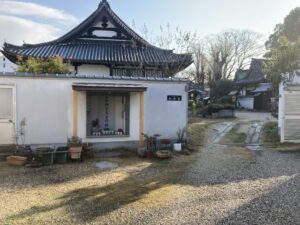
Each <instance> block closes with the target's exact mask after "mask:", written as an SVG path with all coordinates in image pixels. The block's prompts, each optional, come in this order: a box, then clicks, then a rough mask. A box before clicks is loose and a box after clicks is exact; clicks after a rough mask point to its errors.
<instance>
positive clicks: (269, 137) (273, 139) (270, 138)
mask: <svg viewBox="0 0 300 225" xmlns="http://www.w3.org/2000/svg"><path fill="white" fill-rule="evenodd" d="M263 133H264V141H265V142H268V143H278V142H280V137H279V135H278V124H277V122H269V123H266V124H265V125H264V127H263Z"/></svg>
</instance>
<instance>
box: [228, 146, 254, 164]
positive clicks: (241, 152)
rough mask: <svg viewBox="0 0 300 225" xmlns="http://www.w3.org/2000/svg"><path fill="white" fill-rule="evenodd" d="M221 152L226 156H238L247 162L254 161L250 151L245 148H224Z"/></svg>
mask: <svg viewBox="0 0 300 225" xmlns="http://www.w3.org/2000/svg"><path fill="white" fill-rule="evenodd" d="M223 151H224V154H226V155H233V156H240V157H243V158H244V159H246V160H249V161H254V160H255V158H254V157H253V155H252V153H251V151H249V150H247V149H246V148H242V147H235V146H232V147H227V148H225V149H224V150H223Z"/></svg>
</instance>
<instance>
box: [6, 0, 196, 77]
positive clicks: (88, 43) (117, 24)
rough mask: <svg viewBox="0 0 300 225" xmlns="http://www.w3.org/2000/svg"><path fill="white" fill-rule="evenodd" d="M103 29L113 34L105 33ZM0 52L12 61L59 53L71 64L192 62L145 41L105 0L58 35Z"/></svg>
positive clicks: (174, 65)
mask: <svg viewBox="0 0 300 225" xmlns="http://www.w3.org/2000/svg"><path fill="white" fill-rule="evenodd" d="M111 24H112V25H111ZM28 32H30V31H28ZM103 32H104V33H105V32H106V33H105V34H113V35H115V36H109V37H106V36H105V35H104V34H103ZM2 53H3V54H4V55H5V56H6V57H7V58H9V59H10V60H11V61H13V62H15V61H16V59H17V57H18V56H22V57H23V58H25V59H26V58H29V57H36V58H37V57H38V58H48V57H51V56H57V55H59V56H61V57H63V58H64V60H66V61H70V62H71V63H72V64H74V65H76V64H79V65H80V64H84V63H89V64H97V65H99V64H100V65H103V64H104V65H117V66H125V65H129V66H137V65H142V66H151V67H168V68H169V69H170V70H174V71H175V72H178V71H181V70H183V69H185V68H186V67H188V66H189V65H190V64H191V63H192V62H193V60H192V56H191V55H190V54H175V53H174V52H173V51H172V50H165V49H160V48H157V47H155V46H153V45H151V44H149V43H148V42H147V41H145V40H144V39H143V38H142V37H140V36H139V35H138V34H137V33H135V32H134V31H133V30H132V29H131V28H129V26H127V25H126V24H125V23H124V22H123V21H122V20H121V19H120V18H119V17H118V16H117V15H116V14H115V13H114V12H113V11H112V10H111V8H110V6H109V4H108V2H107V1H106V0H103V1H102V2H101V3H100V5H99V7H98V9H97V10H96V11H95V12H94V13H93V14H92V15H91V16H89V17H88V18H87V19H86V20H84V21H83V22H82V23H81V24H79V25H78V26H77V27H75V28H74V29H73V30H71V31H70V32H68V33H67V34H65V35H64V36H62V37H61V38H58V39H57V40H54V41H50V42H46V43H41V44H35V45H31V44H24V45H23V46H15V45H12V44H8V43H5V44H4V47H3V50H2Z"/></svg>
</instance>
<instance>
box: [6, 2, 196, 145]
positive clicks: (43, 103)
mask: <svg viewBox="0 0 300 225" xmlns="http://www.w3.org/2000/svg"><path fill="white" fill-rule="evenodd" d="M1 52H2V54H3V55H4V56H5V57H6V58H7V59H9V60H10V61H11V62H12V63H16V60H17V58H18V57H22V58H23V59H24V60H26V59H28V58H31V57H32V58H49V57H53V56H60V57H62V58H63V60H64V61H65V62H68V63H69V64H70V67H71V68H70V70H71V72H72V73H71V74H28V73H19V72H0V103H1V108H0V145H1V144H15V142H16V138H15V137H16V135H17V134H18V133H19V131H20V129H21V124H22V121H26V127H25V130H26V132H25V144H28V145H33V146H40V145H62V144H66V141H67V138H68V137H71V136H79V137H80V138H82V139H83V142H86V143H94V145H96V146H97V147H98V148H99V149H112V148H120V147H126V148H130V149H136V148H137V147H139V146H141V145H143V133H146V134H149V135H151V134H161V137H162V138H169V139H175V138H176V131H177V130H178V129H180V128H183V127H185V126H187V112H188V110H187V107H188V80H187V79H183V78H176V77H174V76H175V75H176V74H177V73H178V72H180V71H182V70H184V69H185V68H187V67H188V66H189V65H191V64H192V56H191V55H190V54H176V53H174V52H173V51H172V50H166V49H161V48H158V47H155V46H153V45H151V44H150V43H148V42H147V41H146V40H144V39H143V38H142V37H141V36H139V35H138V34H137V33H136V32H135V31H133V30H132V29H131V28H130V27H129V26H127V25H126V24H125V23H124V22H123V21H122V20H121V19H120V18H119V17H118V16H117V15H116V14H115V13H114V12H113V10H112V9H111V7H110V5H109V3H108V2H107V1H106V0H103V1H102V2H100V4H99V6H98V8H97V9H96V11H95V12H94V13H92V14H91V15H90V16H89V17H88V18H87V19H86V20H84V21H83V22H82V23H81V24H79V25H78V26H77V27H75V28H74V29H73V30H71V31H70V32H68V33H67V34H65V35H64V36H62V37H60V38H58V39H57V40H54V41H50V42H45V43H40V44H23V45H22V46H16V45H13V44H10V43H4V46H3V49H2V50H1Z"/></svg>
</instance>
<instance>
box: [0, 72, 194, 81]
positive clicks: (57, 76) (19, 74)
mask: <svg viewBox="0 0 300 225" xmlns="http://www.w3.org/2000/svg"><path fill="white" fill-rule="evenodd" d="M1 77H20V78H22V77H26V78H51V79H86V80H94V79H95V80H115V81H145V82H184V83H188V82H190V80H189V79H187V78H180V77H169V78H159V77H138V76H132V77H129V76H107V75H78V74H32V73H23V72H0V78H1Z"/></svg>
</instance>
